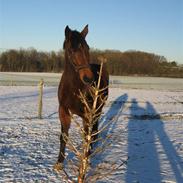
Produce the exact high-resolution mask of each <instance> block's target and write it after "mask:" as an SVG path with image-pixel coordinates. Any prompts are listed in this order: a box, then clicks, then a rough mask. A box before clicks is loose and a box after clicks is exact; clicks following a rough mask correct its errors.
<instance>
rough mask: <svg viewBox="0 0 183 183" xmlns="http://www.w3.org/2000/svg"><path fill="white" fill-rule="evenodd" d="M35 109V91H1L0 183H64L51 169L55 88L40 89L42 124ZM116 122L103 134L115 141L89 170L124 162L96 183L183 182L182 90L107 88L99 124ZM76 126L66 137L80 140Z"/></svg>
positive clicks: (56, 133) (14, 88) (55, 120)
mask: <svg viewBox="0 0 183 183" xmlns="http://www.w3.org/2000/svg"><path fill="white" fill-rule="evenodd" d="M37 106H38V88H37V87H36V86H0V182H3V183H4V182H5V183H9V182H30V183H31V182H63V179H62V173H57V172H55V171H54V170H53V165H54V163H55V162H56V160H57V155H58V150H59V134H60V123H59V120H58V113H57V108H58V102H57V87H45V88H44V97H43V119H42V120H40V119H38V118H37ZM115 116H116V117H115ZM114 117H115V119H116V120H117V121H116V123H112V124H111V125H110V127H109V128H108V129H107V130H106V131H105V132H104V133H105V134H114V136H116V135H117V136H118V139H117V141H114V142H113V144H112V145H111V147H110V148H108V149H106V151H105V152H103V153H102V154H100V155H98V156H96V157H94V158H93V159H92V160H91V166H92V168H94V167H96V166H97V165H99V164H102V163H103V164H104V165H105V164H106V165H107V164H109V163H110V162H111V163H112V162H116V164H120V163H121V162H122V161H127V163H126V164H124V165H123V166H121V167H119V169H118V170H116V171H114V172H112V173H111V175H110V176H108V177H107V176H105V177H104V178H103V179H101V180H98V181H97V182H98V183H105V182H106V183H125V182H127V183H160V182H164V183H170V182H171V183H173V182H178V183H183V91H182V90H176V89H175V90H174V91H172V90H171V91H170V90H156V89H154V90H147V89H127V88H126V89H125V88H122V87H121V88H120V87H110V94H109V99H108V102H107V104H106V106H105V107H104V114H103V116H102V119H101V124H102V123H105V122H106V121H107V120H110V119H112V118H114ZM74 127H75V126H74V124H73V125H72V126H71V129H70V136H71V137H72V136H73V137H74V139H76V140H78V141H79V138H80V137H79V135H78V134H77V131H76V130H75V128H74ZM67 155H68V157H69V158H73V154H72V153H71V152H69V151H68V150H67ZM101 172H102V170H101ZM89 182H92V179H91V180H89Z"/></svg>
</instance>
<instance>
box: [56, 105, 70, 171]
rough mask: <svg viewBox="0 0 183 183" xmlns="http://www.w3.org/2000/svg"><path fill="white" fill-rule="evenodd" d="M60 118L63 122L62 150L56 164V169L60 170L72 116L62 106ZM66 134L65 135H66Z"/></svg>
mask: <svg viewBox="0 0 183 183" xmlns="http://www.w3.org/2000/svg"><path fill="white" fill-rule="evenodd" d="M59 118H60V122H61V135H60V152H59V156H58V161H57V163H56V165H55V166H54V168H55V169H57V170H59V169H61V168H62V165H61V164H62V163H63V161H64V159H65V157H64V156H65V145H66V139H67V137H68V135H69V133H68V132H69V128H70V123H71V117H70V115H69V112H68V111H67V110H66V109H64V108H63V107H62V106H60V107H59ZM64 136H65V137H64Z"/></svg>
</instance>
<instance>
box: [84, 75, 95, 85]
mask: <svg viewBox="0 0 183 183" xmlns="http://www.w3.org/2000/svg"><path fill="white" fill-rule="evenodd" d="M83 81H84V82H85V83H86V84H91V83H92V82H93V78H89V77H87V76H84V77H83Z"/></svg>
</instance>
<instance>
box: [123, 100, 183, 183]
mask: <svg viewBox="0 0 183 183" xmlns="http://www.w3.org/2000/svg"><path fill="white" fill-rule="evenodd" d="M130 111H131V119H130V120H129V122H128V157H129V161H128V164H127V170H126V174H125V182H127V183H131V182H149V183H151V182H152V183H153V182H156V183H160V182H162V179H163V176H162V174H161V163H160V154H159V152H158V149H157V142H158V143H160V144H161V145H162V147H163V153H164V154H165V155H166V157H167V159H168V161H169V163H170V166H171V168H172V171H173V174H174V176H175V178H176V182H178V183H181V182H183V178H182V175H181V170H183V168H182V165H181V159H180V157H179V156H178V154H177V152H176V150H175V148H174V147H173V144H172V142H171V141H170V138H169V137H168V135H167V133H166V131H165V129H164V126H163V125H164V124H163V121H162V120H161V119H160V117H159V118H158V116H159V115H158V113H157V111H156V110H155V109H154V107H153V105H152V104H151V103H150V102H146V107H145V108H142V107H140V106H139V105H138V102H137V100H136V99H133V100H132V105H131V107H130ZM148 112H150V113H152V114H153V116H156V118H155V119H154V118H152V116H151V115H144V114H147V113H148ZM141 114H142V115H141ZM151 118H152V119H151ZM152 120H153V121H152ZM178 162H179V163H178ZM178 166H179V168H178ZM180 169H181V170H180Z"/></svg>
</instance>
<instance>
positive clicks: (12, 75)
mask: <svg viewBox="0 0 183 183" xmlns="http://www.w3.org/2000/svg"><path fill="white" fill-rule="evenodd" d="M60 77H61V73H23V72H22V73H19V72H1V73H0V85H1V86H9V85H10V86H35V85H37V84H38V82H39V81H40V79H41V78H43V79H44V81H45V85H47V86H57V85H58V83H59V81H60ZM110 86H111V87H116V86H117V87H122V88H131V89H137V88H138V89H157V90H177V91H178V90H183V79H181V78H180V79H179V78H162V77H139V76H137V77H136V76H110Z"/></svg>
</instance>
